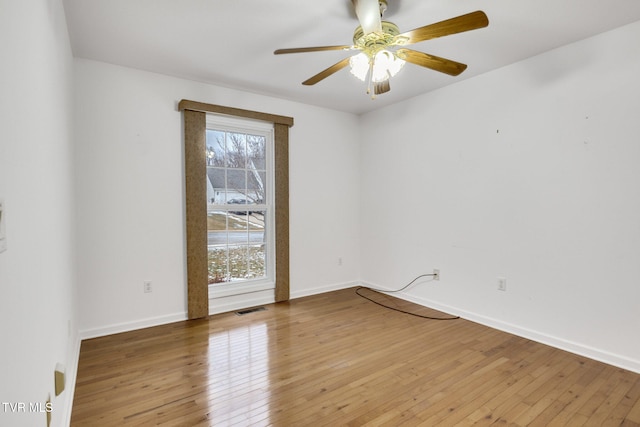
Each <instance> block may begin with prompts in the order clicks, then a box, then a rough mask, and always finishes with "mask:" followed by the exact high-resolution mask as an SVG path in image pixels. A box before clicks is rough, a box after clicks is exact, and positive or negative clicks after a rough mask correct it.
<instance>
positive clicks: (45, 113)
mask: <svg viewBox="0 0 640 427" xmlns="http://www.w3.org/2000/svg"><path fill="white" fill-rule="evenodd" d="M0 58H1V61H2V64H1V65H0V94H1V95H0V198H2V199H4V202H5V204H6V212H5V214H6V232H7V250H6V251H5V252H3V253H0V322H1V323H0V324H1V326H2V332H1V333H0V337H1V344H0V345H1V350H0V402H3V403H7V404H9V403H11V404H14V405H15V404H18V403H24V404H25V406H26V411H25V412H16V413H12V412H11V409H10V406H8V405H2V406H1V407H0V425H3V426H38V425H39V426H44V425H46V415H45V413H40V412H30V410H29V405H30V404H31V403H33V404H42V405H44V403H45V401H46V399H47V397H48V396H51V399H52V404H53V413H52V425H54V426H57V425H66V424H67V423H68V417H69V415H70V411H69V409H70V407H71V406H70V405H71V400H72V397H73V381H74V379H75V378H67V381H66V390H65V391H64V392H63V393H62V394H61V395H60V396H58V397H56V396H55V392H54V391H55V389H54V369H55V367H56V364H57V363H62V364H64V365H65V366H66V368H67V372H68V373H73V372H75V365H76V363H77V357H78V350H79V341H78V338H77V333H76V332H75V331H76V310H75V307H76V303H77V301H76V295H75V278H74V268H73V258H74V244H73V240H74V239H73V216H74V210H73V204H74V201H73V184H72V179H73V175H72V174H73V164H72V130H73V126H72V119H73V117H72V116H73V106H72V98H73V97H72V91H73V85H72V77H73V74H72V73H73V68H72V66H73V62H72V57H71V50H70V45H69V39H68V34H67V28H66V23H65V18H64V12H63V9H62V2H61V1H58V0H50V1H49V0H38V1H28V2H25V1H11V0H0ZM42 409H44V406H43V407H42Z"/></svg>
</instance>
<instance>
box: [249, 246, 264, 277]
mask: <svg viewBox="0 0 640 427" xmlns="http://www.w3.org/2000/svg"><path fill="white" fill-rule="evenodd" d="M265 260H266V253H265V245H253V246H249V273H248V276H249V277H248V278H251V279H259V278H261V277H264V276H265Z"/></svg>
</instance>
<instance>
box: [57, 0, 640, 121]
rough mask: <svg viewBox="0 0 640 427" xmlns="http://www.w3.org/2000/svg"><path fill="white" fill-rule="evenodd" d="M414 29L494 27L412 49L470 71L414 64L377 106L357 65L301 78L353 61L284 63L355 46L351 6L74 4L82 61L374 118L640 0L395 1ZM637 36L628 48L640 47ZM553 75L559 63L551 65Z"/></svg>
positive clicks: (572, 35) (558, 41) (72, 25)
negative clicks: (473, 18)
mask: <svg viewBox="0 0 640 427" xmlns="http://www.w3.org/2000/svg"><path fill="white" fill-rule="evenodd" d="M388 3H389V8H388V10H387V12H386V13H385V16H384V19H385V20H388V21H392V22H394V23H395V24H397V25H398V26H399V27H400V31H408V30H411V29H414V28H417V27H421V26H423V25H427V24H431V23H434V22H438V21H442V20H444V19H448V18H452V17H455V16H459V15H463V14H465V13H468V12H473V11H475V10H483V11H484V12H485V13H486V14H487V16H488V17H489V27H487V28H483V29H480V30H475V31H470V32H466V33H462V34H456V35H451V36H448V37H443V38H440V39H435V40H429V41H425V42H421V43H418V44H415V45H412V46H411V47H412V48H413V49H416V50H420V51H423V52H427V53H430V54H433V55H437V56H442V57H445V58H448V59H452V60H455V61H458V62H462V63H465V64H467V65H468V68H467V70H466V71H465V72H464V73H462V74H461V75H460V76H458V77H451V76H448V75H444V74H441V73H438V72H435V71H432V70H429V69H426V68H422V67H418V66H416V65H412V64H407V66H405V67H404V69H403V70H402V71H401V72H400V73H399V74H398V75H397V76H396V77H394V78H392V80H391V92H389V93H386V94H383V95H380V96H379V97H378V98H376V99H375V100H371V98H370V97H369V96H368V95H367V94H366V93H365V90H366V87H365V83H362V82H360V81H359V80H357V79H356V78H355V77H353V76H352V75H351V74H350V73H349V71H348V69H344V70H341V71H339V72H338V73H336V74H334V75H332V76H330V77H328V78H327V79H325V80H323V81H321V82H320V83H318V84H316V85H315V86H303V85H302V84H301V82H302V81H304V80H306V79H307V78H309V77H311V76H313V75H315V74H316V73H318V72H320V71H321V70H324V69H325V68H327V67H329V66H330V65H332V64H334V63H336V62H338V61H339V60H341V59H342V58H345V57H346V56H348V55H349V53H347V52H342V51H330V52H313V53H299V54H291V55H278V56H276V55H273V51H274V50H275V49H278V48H291V47H309V46H323V45H344V44H351V43H352V36H353V30H354V29H355V28H356V26H357V25H358V21H357V18H356V16H355V14H354V12H353V10H352V6H351V1H350V0H307V1H301V0H299V1H294V0H271V1H266V0H64V5H65V11H66V16H67V24H68V27H69V34H70V37H71V45H72V49H73V54H74V56H76V57H80V58H87V59H93V60H97V61H103V62H108V63H112V64H118V65H123V66H126V67H131V68H137V69H141V70H147V71H152V72H156V73H162V74H167V75H171V76H176V77H181V78H186V79H192V80H197V81H201V82H207V83H212V84H216V85H220V86H225V87H231V88H238V89H242V90H245V91H250V92H255V93H260V94H266V95H271V96H277V97H281V98H286V99H290V100H294V101H299V102H304V103H307V104H314V105H319V106H324V107H329V108H333V109H336V110H342V111H347V112H352V113H357V114H360V113H364V112H367V111H371V110H374V109H376V108H380V107H382V106H385V105H389V104H393V103H396V102H399V101H402V100H404V99H407V98H410V97H413V96H415V95H418V94H422V93H425V92H429V91H432V90H434V89H437V88H439V87H442V86H445V85H448V84H451V83H454V82H457V81H460V80H462V79H467V78H469V77H472V76H475V75H478V74H482V73H485V72H487V71H490V70H493V69H496V68H500V67H503V66H505V65H508V64H511V63H514V62H517V61H519V60H522V59H524V58H527V57H531V56H534V55H537V54H539V53H542V52H545V51H548V50H551V49H553V48H556V47H559V46H562V45H565V44H568V43H571V42H574V41H577V40H581V39H584V38H587V37H589V36H592V35H595V34H598V33H601V32H604V31H607V30H610V29H613V28H617V27H620V26H622V25H625V24H628V23H631V22H635V21H638V20H640V0H487V1H480V0H455V1H453V0H449V1H445V0H388ZM638 42H639V41H638V40H629V43H638ZM549 65H550V67H553V64H549Z"/></svg>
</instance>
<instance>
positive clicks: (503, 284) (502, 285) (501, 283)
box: [498, 277, 507, 292]
mask: <svg viewBox="0 0 640 427" xmlns="http://www.w3.org/2000/svg"><path fill="white" fill-rule="evenodd" d="M498 290H499V291H503V292H504V291H506V290H507V279H505V278H504V277H498Z"/></svg>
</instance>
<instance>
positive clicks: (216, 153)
mask: <svg viewBox="0 0 640 427" xmlns="http://www.w3.org/2000/svg"><path fill="white" fill-rule="evenodd" d="M224 141H225V133H224V132H221V131H217V130H210V129H207V166H224V165H225V156H224V153H225V142H224Z"/></svg>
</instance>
